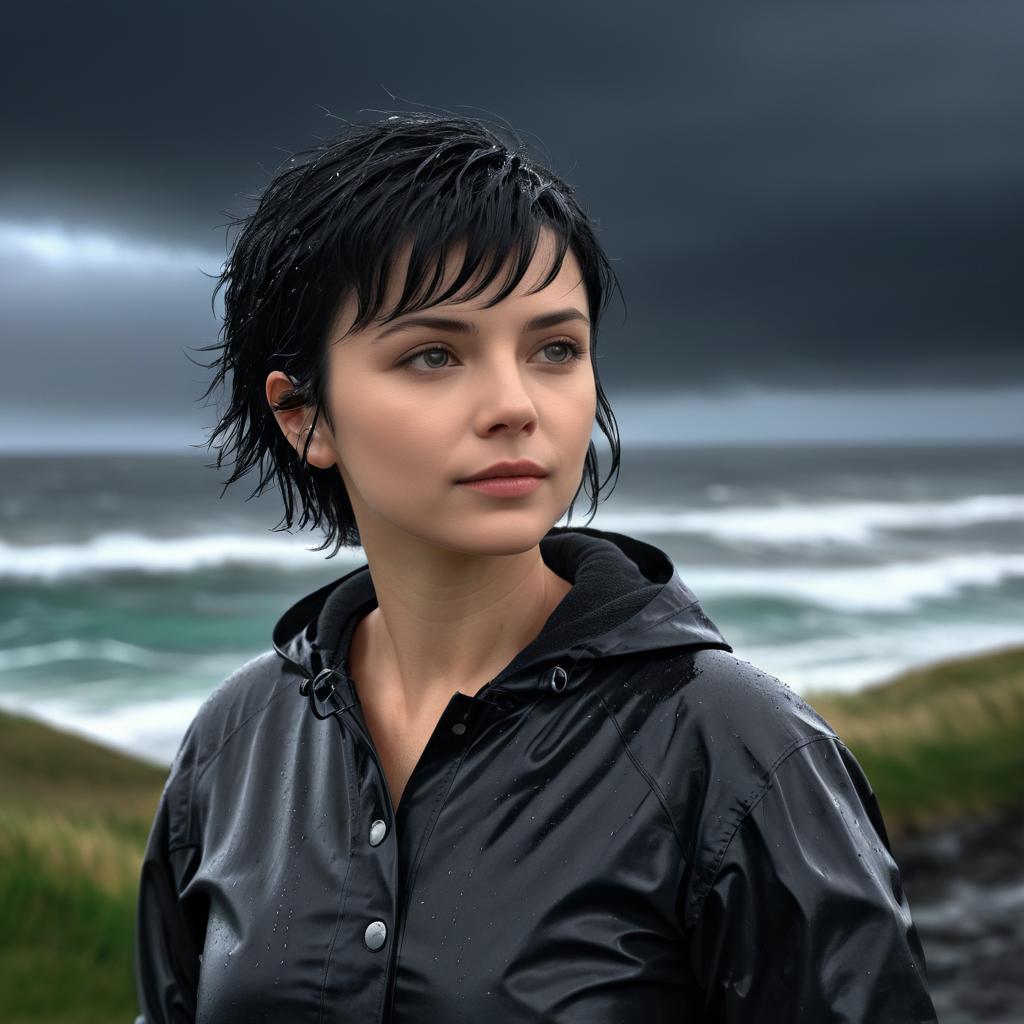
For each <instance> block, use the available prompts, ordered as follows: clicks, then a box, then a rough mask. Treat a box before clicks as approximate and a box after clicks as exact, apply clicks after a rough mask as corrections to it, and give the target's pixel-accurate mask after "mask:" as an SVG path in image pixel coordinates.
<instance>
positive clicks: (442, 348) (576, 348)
mask: <svg viewBox="0 0 1024 1024" xmlns="http://www.w3.org/2000/svg"><path fill="white" fill-rule="evenodd" d="M553 345H564V346H565V347H566V348H568V349H569V353H570V355H569V358H568V359H566V360H565V361H564V362H561V363H551V364H550V365H551V366H568V365H570V364H571V363H573V362H574V361H575V360H577V359H582V358H583V356H584V355H585V353H586V349H584V347H583V346H582V345H580V344H579V342H576V341H573V340H572V338H558V339H557V340H556V341H549V342H548V343H547V344H546V345H544V346H542V348H541V351H543V350H544V349H546V348H551V347H552V346H553ZM428 352H447V353H449V354H452V355H454V353H453V352H452V350H451V349H450V348H448V347H447V346H446V345H430V346H429V347H428V348H421V349H420V350H419V352H413V353H412V354H411V355H408V356H406V357H405V358H404V359H402V360H400V361H399V363H398V365H399V366H408V364H409V363H411V362H412V361H413V360H414V359H419V357H420V356H423V355H426V354H427V353H428ZM447 369H448V367H447V366H432V367H430V368H429V369H427V370H414V371H413V372H414V373H427V374H429V373H436V372H437V371H438V370H447Z"/></svg>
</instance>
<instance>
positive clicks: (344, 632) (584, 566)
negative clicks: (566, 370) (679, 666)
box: [272, 526, 733, 717]
mask: <svg viewBox="0 0 1024 1024" xmlns="http://www.w3.org/2000/svg"><path fill="white" fill-rule="evenodd" d="M540 551H541V557H542V558H543V560H544V562H545V564H546V565H547V566H548V567H549V568H550V569H552V570H553V571H554V572H556V573H557V574H558V575H559V576H561V577H562V578H563V579H566V580H569V581H570V582H571V583H572V584H573V586H572V589H571V590H570V591H569V592H568V593H567V594H566V596H565V597H564V598H563V599H562V601H561V602H560V603H559V605H558V606H557V607H556V608H555V610H554V612H553V613H552V614H551V616H550V618H548V620H547V622H546V623H545V624H544V627H543V629H542V630H541V632H540V634H539V635H538V636H537V637H536V638H535V639H534V640H533V642H532V643H530V644H529V645H528V646H527V647H525V648H524V649H523V650H522V651H520V652H519V654H518V655H517V656H516V657H515V658H514V659H513V661H512V662H510V663H509V664H508V665H507V666H506V667H505V668H504V669H503V670H502V672H501V673H500V675H498V676H496V677H495V678H494V679H493V680H491V681H490V682H489V683H487V684H486V685H485V686H484V687H482V688H481V690H480V691H479V692H478V693H477V694H476V696H477V697H480V698H484V699H488V700H494V701H495V702H496V703H501V702H502V701H507V700H509V699H511V700H513V701H517V700H519V699H523V698H527V699H533V698H535V697H537V696H538V695H539V693H540V692H542V691H552V692H555V693H561V692H562V691H563V690H565V689H567V688H568V689H571V688H572V687H573V686H574V685H579V684H580V682H582V680H583V679H584V678H585V677H586V675H587V674H588V672H589V669H590V667H591V665H592V663H593V661H594V660H595V659H598V658H604V657H609V656H614V657H618V656H621V655H628V654H636V653H641V652H647V651H656V650H662V649H664V648H706V647H711V648H717V649H719V650H725V651H729V652H730V653H731V652H732V650H733V649H732V647H731V645H730V644H728V643H726V641H725V639H724V638H723V636H722V634H721V633H720V632H719V630H718V627H717V626H716V625H715V624H714V623H713V622H712V621H711V619H709V618H708V616H707V615H705V614H704V611H703V610H702V608H701V606H700V603H699V602H698V600H697V598H696V596H695V595H694V594H693V592H692V591H691V590H690V588H689V587H688V586H687V585H686V584H685V583H684V582H683V580H682V578H681V577H680V575H679V573H678V571H677V570H676V568H675V567H674V565H673V564H672V561H671V560H670V559H669V557H668V555H666V554H665V552H664V551H662V550H661V549H660V548H658V547H655V546H654V545H653V544H648V543H646V542H644V541H640V540H636V539H635V538H633V537H628V536H625V535H623V534H619V533H612V532H610V531H607V530H597V529H594V528H591V527H567V526H563V527H559V526H556V527H552V528H551V530H549V531H548V533H547V534H546V535H545V536H544V537H543V538H541V541H540ZM376 607H377V598H376V593H375V591H374V588H373V582H372V579H371V577H370V572H369V566H368V565H363V566H360V567H359V568H358V569H355V570H353V571H352V572H350V573H348V574H347V575H345V576H342V577H341V578H340V579H337V580H334V581H332V582H331V583H328V584H327V585H326V586H323V587H321V588H320V589H319V590H316V591H313V592H312V593H311V594H308V595H306V597H303V598H302V599H300V600H299V601H297V602H296V603H295V604H293V605H292V606H291V607H290V608H288V610H287V611H286V612H285V613H284V614H283V615H282V616H281V617H280V619H278V621H277V624H276V625H275V626H274V629H273V634H272V638H273V645H274V649H275V650H276V651H277V653H278V654H279V655H280V656H281V657H282V658H283V659H284V660H285V661H286V662H287V663H289V664H290V665H292V666H293V667H294V668H296V669H297V670H298V671H299V672H301V674H302V675H303V677H304V679H303V681H302V683H301V684H300V687H299V692H300V693H301V694H302V695H303V696H308V697H309V698H310V705H311V708H312V709H313V711H314V713H316V714H317V715H318V717H325V716H322V715H321V714H320V712H319V711H318V710H317V700H326V698H327V697H328V696H329V695H331V694H333V693H334V691H335V689H338V688H340V687H336V686H335V679H334V677H335V676H336V674H341V675H342V676H343V677H344V679H345V680H348V679H349V677H348V673H347V664H346V659H347V653H348V650H349V642H350V640H351V637H352V633H353V631H354V629H355V626H356V624H357V623H358V622H359V620H360V619H362V618H363V617H364V616H366V615H367V614H369V612H371V611H372V610H373V609H374V608H376ZM346 689H347V687H346Z"/></svg>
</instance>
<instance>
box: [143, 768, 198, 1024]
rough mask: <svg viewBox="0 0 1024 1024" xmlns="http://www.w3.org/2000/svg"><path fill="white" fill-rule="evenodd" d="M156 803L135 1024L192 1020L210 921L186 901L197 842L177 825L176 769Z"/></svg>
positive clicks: (146, 870)
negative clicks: (185, 839)
mask: <svg viewBox="0 0 1024 1024" xmlns="http://www.w3.org/2000/svg"><path fill="white" fill-rule="evenodd" d="M180 762H181V754H180V753H179V757H178V759H177V761H176V763H175V765H174V766H172V769H171V775H170V777H169V779H168V782H167V784H166V785H165V786H164V791H163V793H162V795H161V797H160V802H159V805H158V806H157V811H156V816H155V817H154V819H153V824H152V827H151V829H150V833H149V839H148V840H147V843H146V850H145V853H144V855H143V861H142V870H141V874H140V878H139V889H138V907H137V912H136V922H135V962H134V966H135V987H136V992H137V996H138V1001H139V1015H138V1016H137V1017H136V1018H135V1021H134V1024H186V1022H187V1024H192V1022H194V1021H195V1017H196V993H197V988H198V980H199V966H200V954H201V952H202V947H203V943H204V941H205V931H206V924H205V921H204V920H203V919H202V916H201V914H200V913H199V911H198V910H197V909H196V901H195V900H193V901H191V902H190V903H189V904H188V905H187V906H186V905H185V904H184V903H183V902H182V900H181V898H180V893H181V890H182V889H183V888H184V886H185V885H186V884H187V882H188V879H189V878H190V877H191V875H192V874H194V872H195V866H196V862H197V859H198V853H199V850H198V847H197V846H196V845H195V843H186V842H183V838H182V836H181V835H179V834H177V833H176V831H175V830H173V829H172V820H175V813H174V812H175V811H176V809H177V807H178V806H179V803H180V799H181V797H180V792H179V785H178V784H179V783H180V779H179V778H178V777H177V772H176V769H177V767H178V765H179V764H180Z"/></svg>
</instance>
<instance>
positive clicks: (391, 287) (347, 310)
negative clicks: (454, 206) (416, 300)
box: [335, 228, 589, 337]
mask: <svg viewBox="0 0 1024 1024" xmlns="http://www.w3.org/2000/svg"><path fill="white" fill-rule="evenodd" d="M412 245H413V243H412V239H411V238H410V239H407V240H406V241H405V242H403V244H402V245H401V247H400V248H399V250H398V252H397V254H396V256H395V258H394V260H393V261H392V264H391V267H390V269H389V272H388V276H387V286H386V288H385V291H384V301H383V303H382V306H381V309H380V310H379V311H378V313H377V315H376V318H375V320H374V321H373V322H371V323H370V324H369V325H368V326H367V327H365V328H364V329H363V333H366V334H371V335H372V334H375V333H376V332H378V331H380V330H381V329H382V327H383V326H384V325H385V324H386V323H387V322H388V321H389V320H390V319H391V317H392V316H393V311H394V310H395V308H396V307H397V305H398V302H399V300H400V299H401V297H402V293H403V290H404V288H405V282H406V278H407V276H408V265H409V259H410V257H411V254H412ZM465 255H466V243H465V241H460V242H457V243H455V244H453V245H452V246H451V247H450V248H449V249H448V250H447V251H446V252H445V254H444V273H443V275H442V278H441V283H440V285H439V286H434V287H430V286H431V283H432V281H433V277H434V274H435V273H436V272H437V261H436V260H435V261H434V262H433V263H432V264H430V265H428V267H427V271H426V274H425V287H429V288H430V292H431V294H433V295H441V294H443V293H444V292H445V291H447V289H448V288H449V287H450V286H451V284H452V283H453V282H454V281H455V279H456V277H458V275H459V272H460V270H461V269H462V265H463V262H464V259H465ZM556 255H557V243H556V238H555V235H554V232H553V231H551V230H550V229H549V228H543V229H541V232H540V235H539V237H538V239H537V248H536V251H535V252H534V255H533V258H532V260H531V261H530V263H529V265H528V266H527V268H526V270H525V271H524V273H523V275H522V277H521V279H520V281H519V282H518V283H517V284H516V286H515V288H514V289H513V290H512V291H511V292H509V294H508V295H507V296H506V297H505V298H504V299H502V300H501V301H500V302H499V303H497V304H496V305H495V306H494V307H490V308H493V309H499V308H502V307H506V308H507V307H511V306H516V307H522V308H523V309H527V308H528V309H529V310H530V311H536V310H538V309H541V308H546V307H548V306H550V305H553V304H555V303H558V304H560V305H568V304H573V305H576V306H577V307H578V308H579V309H581V310H583V312H584V313H586V314H587V315H588V316H589V310H588V308H587V294H586V288H585V286H584V282H583V275H582V271H581V269H580V265H579V261H578V260H577V259H576V256H575V254H574V253H573V251H572V248H571V247H569V248H567V249H566V252H565V256H564V258H563V260H562V266H561V267H560V268H559V271H558V274H557V275H555V277H554V278H553V279H552V280H551V282H550V283H549V284H548V285H547V286H546V287H544V288H542V289H540V290H539V291H536V292H535V291H534V289H537V288H538V287H539V286H540V284H541V283H542V282H543V281H544V279H545V277H546V276H547V275H548V273H549V271H550V269H551V267H552V265H553V263H554V259H555V256H556ZM518 258H519V254H518V253H515V252H513V253H512V254H511V255H510V256H509V257H508V258H507V259H506V260H505V263H504V264H503V266H502V267H501V268H500V269H499V271H498V273H497V274H495V275H494V277H493V280H491V281H490V282H489V284H488V285H487V287H486V288H485V289H484V290H483V291H482V292H480V294H478V295H475V296H474V297H473V298H472V299H467V298H466V297H465V296H466V295H467V294H468V293H469V292H471V291H472V290H473V288H474V287H475V286H476V285H477V284H478V283H479V281H480V280H482V279H483V277H484V276H485V274H486V272H487V271H488V270H489V269H490V264H491V262H492V260H493V257H492V256H490V255H485V256H484V257H483V259H481V260H480V264H479V266H478V268H477V272H476V273H475V274H474V275H473V277H472V278H471V279H470V280H469V281H467V282H466V283H465V284H464V285H463V286H462V287H460V289H459V291H458V292H457V293H456V294H455V295H454V296H452V297H451V298H449V299H446V300H445V301H444V302H435V303H432V304H431V305H430V306H426V307H422V309H423V310H427V309H429V310H432V311H436V310H441V309H445V310H449V309H450V310H454V309H455V308H458V309H459V311H460V313H463V314H465V313H470V312H474V311H479V312H482V311H484V310H486V309H487V308H488V303H489V302H491V301H492V299H493V298H494V297H495V296H497V295H498V294H499V293H500V292H501V291H502V290H503V288H504V286H505V283H506V281H507V280H508V279H509V278H510V277H511V276H512V274H513V273H514V271H515V269H516V262H517V260H518ZM566 300H568V301H566ZM418 311H419V310H417V312H418ZM408 312H409V315H412V311H408ZM355 317H356V299H355V296H354V295H353V296H349V298H348V300H347V301H346V302H345V304H344V306H343V309H342V311H341V313H340V315H339V316H338V318H337V323H336V326H337V328H338V329H339V332H340V334H341V335H344V334H346V333H348V332H349V331H350V330H351V326H352V324H353V322H354V320H355ZM355 333H359V332H355ZM335 336H336V337H338V336H339V334H338V333H336V334H335Z"/></svg>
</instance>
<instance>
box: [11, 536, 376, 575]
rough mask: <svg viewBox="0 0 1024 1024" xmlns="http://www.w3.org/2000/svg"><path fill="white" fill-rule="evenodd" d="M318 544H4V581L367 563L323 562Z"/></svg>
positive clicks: (195, 540)
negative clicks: (261, 566) (247, 566)
mask: <svg viewBox="0 0 1024 1024" xmlns="http://www.w3.org/2000/svg"><path fill="white" fill-rule="evenodd" d="M319 543H320V541H319V540H316V539H314V538H310V539H309V540H306V541H303V540H300V539H294V538H269V537H259V536H246V535H244V534H208V535H205V536H199V537H176V538H170V539H163V538H154V537H146V536H144V535H143V534H140V533H127V532H126V533H104V534H98V535H97V536H95V537H92V538H90V539H89V540H87V541H85V542H83V543H80V544H36V545H31V546H28V545H24V546H23V545H16V544H9V543H5V542H3V541H0V577H4V576H6V577H15V578H20V579H45V580H49V581H52V580H58V579H64V578H66V577H71V576H78V575H85V574H90V573H103V572H127V571H134V572H150V573H187V572H193V571H195V570H197V569H206V568H212V567H220V566H226V565H231V564H240V565H264V566H267V565H269V566H273V567H274V568H277V569H296V570H301V571H306V572H308V571H310V570H315V569H317V568H320V567H322V566H323V565H325V564H327V565H332V566H338V567H339V568H338V575H344V573H345V572H347V571H348V568H354V567H355V566H356V565H359V564H361V563H362V562H363V561H365V559H360V558H357V557H355V556H354V555H352V556H350V555H349V554H348V552H339V554H338V556H337V558H335V559H332V560H331V561H330V562H327V563H325V557H326V552H319V553H314V552H313V551H311V548H313V547H316V545H317V544H319ZM360 550H361V549H360ZM350 562H351V565H349V563H350ZM345 566H348V568H344V567H345Z"/></svg>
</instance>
